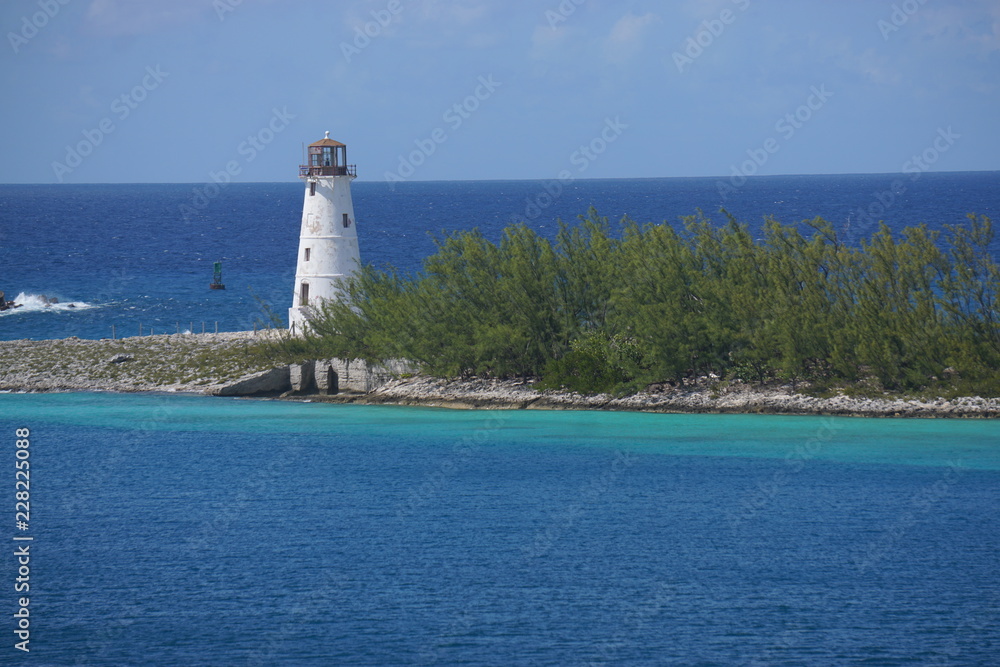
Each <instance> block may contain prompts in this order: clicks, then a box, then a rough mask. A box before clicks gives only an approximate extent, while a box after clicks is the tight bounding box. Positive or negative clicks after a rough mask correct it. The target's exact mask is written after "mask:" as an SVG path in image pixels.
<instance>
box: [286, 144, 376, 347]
mask: <svg viewBox="0 0 1000 667" xmlns="http://www.w3.org/2000/svg"><path fill="white" fill-rule="evenodd" d="M308 162H309V164H304V165H301V166H300V167H299V178H301V179H302V180H303V181H305V185H306V189H305V196H304V200H303V203H302V226H301V230H300V232H299V255H298V260H297V263H296V267H295V291H294V294H293V296H292V307H291V308H289V309H288V326H289V329H291V331H292V332H293V333H302V332H303V331H304V330H305V329H306V328H307V327H308V322H309V319H310V318H311V317H312V316H313V314H314V313H315V312H316V309H317V307H318V306H319V304H320V302H321V301H323V300H324V299H337V298H339V296H340V290H339V288H338V285H337V283H338V281H340V280H341V279H344V278H347V277H349V276H350V275H351V274H353V273H354V272H355V271H356V270H357V269H358V268H360V266H361V257H360V255H359V253H358V234H357V228H356V226H355V224H354V204H353V202H352V201H351V181H353V180H354V179H355V178H357V168H356V167H355V166H354V165H348V164H347V146H346V145H344V144H342V143H340V142H339V141H334V140H333V139H331V138H330V133H329V132H327V133H326V136H325V137H324V138H323V139H320V140H319V141H317V142H316V143H313V144H309V157H308Z"/></svg>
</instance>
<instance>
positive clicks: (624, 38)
mask: <svg viewBox="0 0 1000 667" xmlns="http://www.w3.org/2000/svg"><path fill="white" fill-rule="evenodd" d="M658 21H659V18H658V17H657V16H656V15H655V14H652V13H647V14H643V15H642V16H637V15H635V14H633V13H632V12H631V11H630V12H629V13H627V14H625V16H623V17H621V18H620V19H618V22H617V23H615V25H614V26H613V27H612V28H611V34H610V35H608V38H607V39H606V40H605V41H604V55H605V57H606V58H607V59H608V61H610V62H612V63H615V64H617V65H621V64H623V63H625V62H626V61H628V60H630V59H631V58H632V57H633V56H635V54H637V53H638V52H639V51H641V50H642V45H643V40H644V33H645V32H646V28H647V27H648V26H650V25H652V24H653V23H656V22H658Z"/></svg>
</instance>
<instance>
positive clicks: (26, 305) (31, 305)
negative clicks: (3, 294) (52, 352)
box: [0, 292, 97, 317]
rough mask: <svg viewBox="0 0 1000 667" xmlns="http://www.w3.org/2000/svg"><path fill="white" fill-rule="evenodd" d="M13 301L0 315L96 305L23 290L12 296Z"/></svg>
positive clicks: (72, 309)
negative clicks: (28, 292) (12, 305)
mask: <svg viewBox="0 0 1000 667" xmlns="http://www.w3.org/2000/svg"><path fill="white" fill-rule="evenodd" d="M13 302H14V307H12V308H8V309H6V310H0V317H2V316H4V315H13V314H15V313H37V312H40V311H42V312H44V311H51V312H59V311H64V312H73V311H75V310H87V309H89V308H96V307H97V306H95V305H94V304H92V303H87V302H86V301H63V300H62V299H60V298H58V297H53V296H46V295H45V294H25V293H24V292H21V293H20V294H18V295H17V296H16V297H14V299H13ZM8 303H9V302H8Z"/></svg>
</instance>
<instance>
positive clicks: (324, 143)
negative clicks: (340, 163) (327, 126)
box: [309, 132, 347, 146]
mask: <svg viewBox="0 0 1000 667" xmlns="http://www.w3.org/2000/svg"><path fill="white" fill-rule="evenodd" d="M309 145H310V146H346V145H347V144H342V143H340V142H339V141H334V140H333V139H331V138H330V133H329V132H327V133H326V136H325V137H323V138H322V139H320V140H319V141H315V142H313V143H311V144H309Z"/></svg>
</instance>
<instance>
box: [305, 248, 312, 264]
mask: <svg viewBox="0 0 1000 667" xmlns="http://www.w3.org/2000/svg"><path fill="white" fill-rule="evenodd" d="M310 250H312V248H306V261H307V262H308V261H309V251H310Z"/></svg>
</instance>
